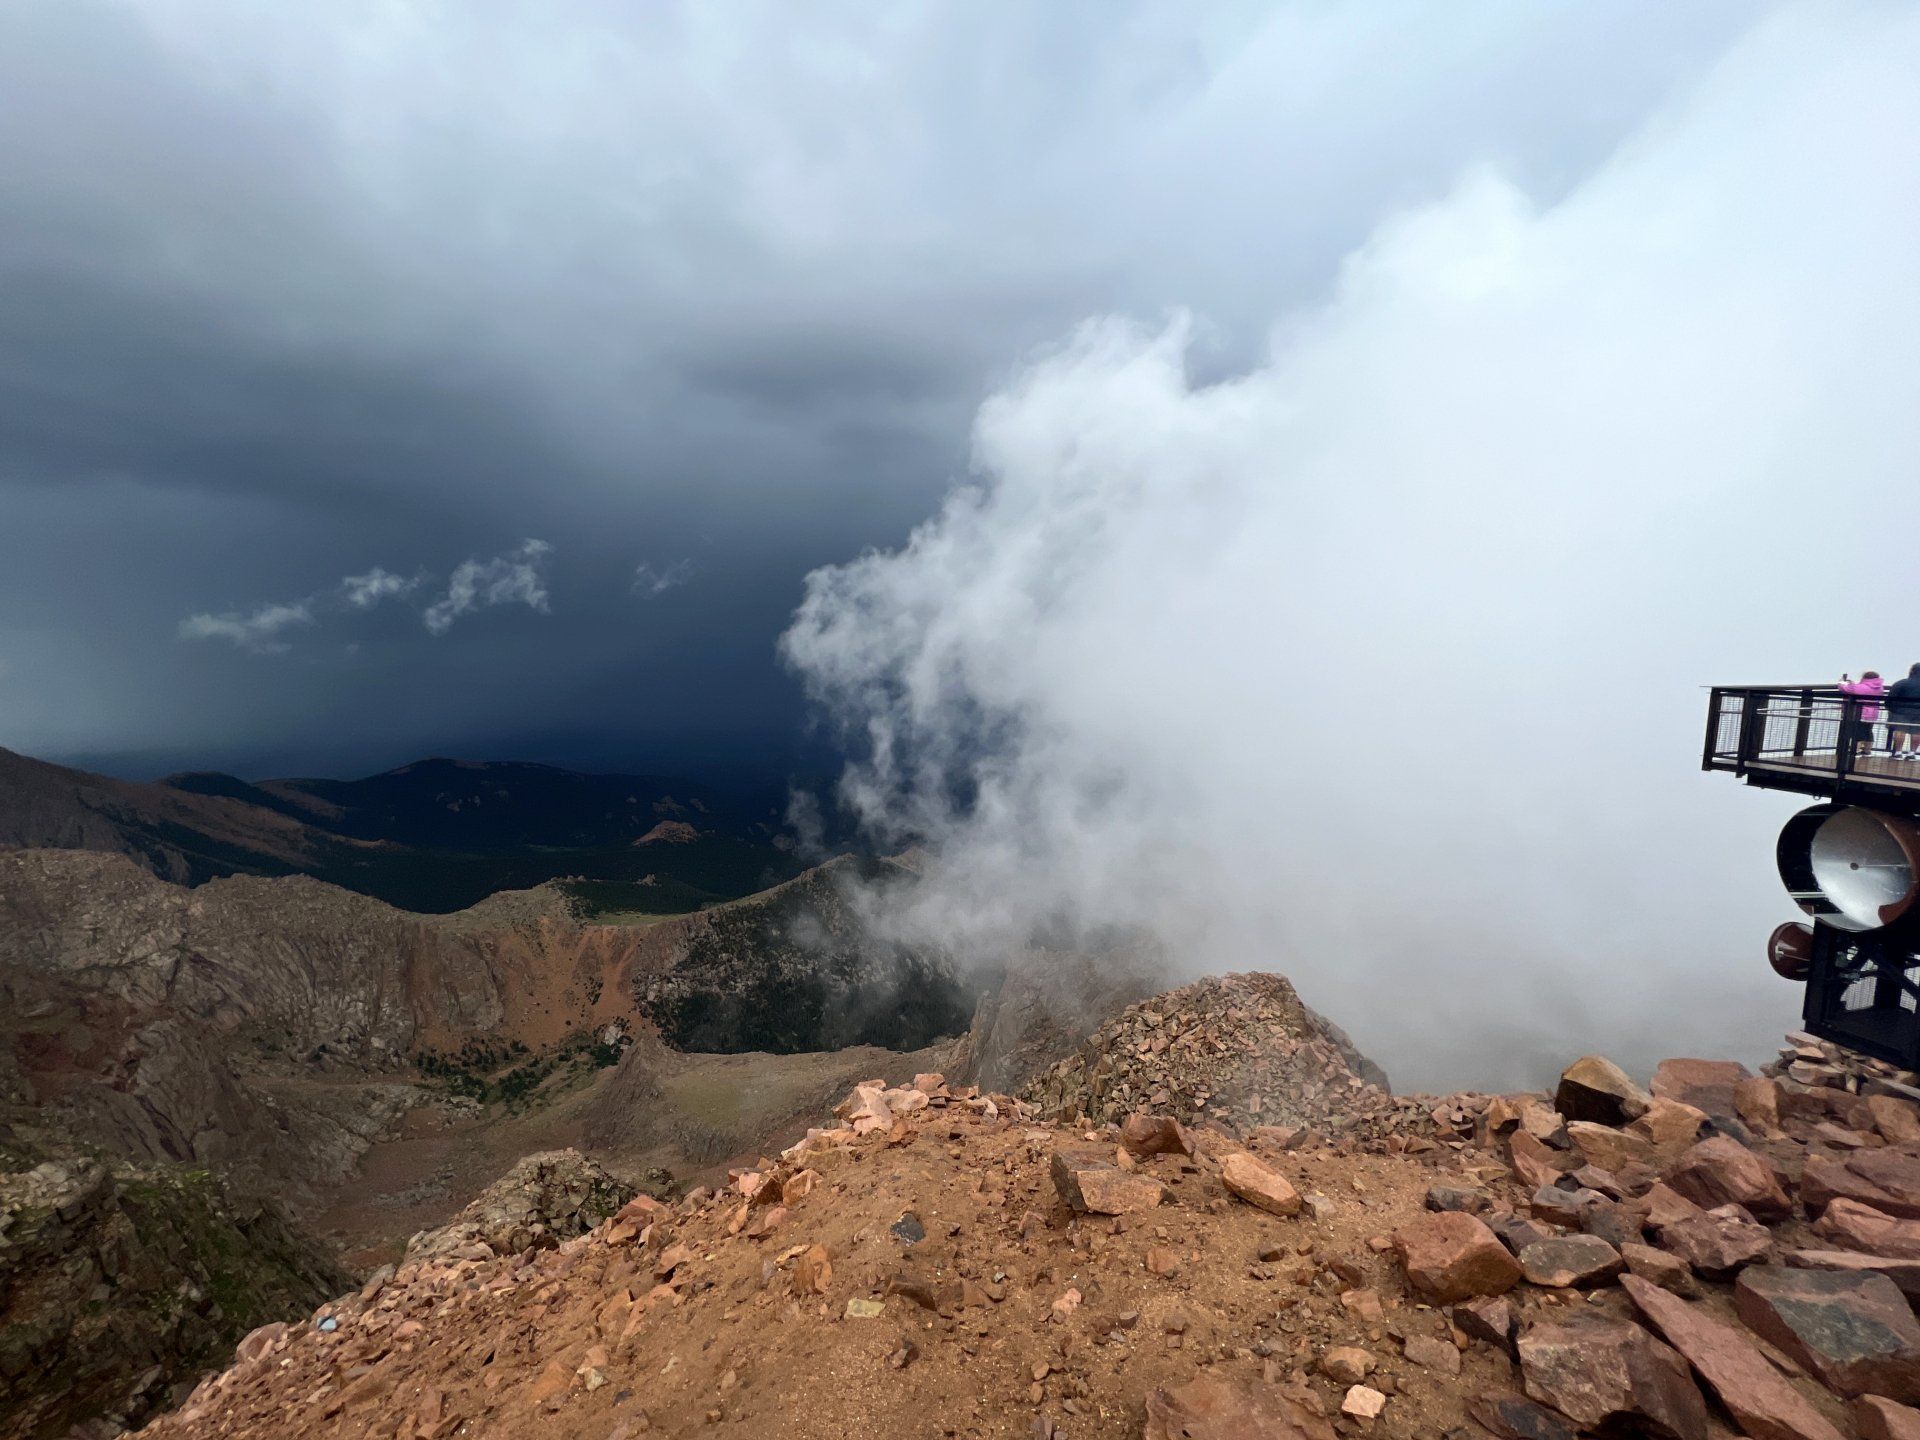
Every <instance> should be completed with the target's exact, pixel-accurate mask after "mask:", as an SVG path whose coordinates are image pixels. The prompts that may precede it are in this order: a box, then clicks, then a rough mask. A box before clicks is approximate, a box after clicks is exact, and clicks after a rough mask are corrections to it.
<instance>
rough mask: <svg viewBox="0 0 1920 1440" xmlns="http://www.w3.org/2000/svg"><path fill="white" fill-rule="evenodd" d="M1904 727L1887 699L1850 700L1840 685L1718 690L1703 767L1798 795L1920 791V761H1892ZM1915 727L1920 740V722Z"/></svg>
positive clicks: (1711, 708)
mask: <svg viewBox="0 0 1920 1440" xmlns="http://www.w3.org/2000/svg"><path fill="white" fill-rule="evenodd" d="M1903 714H1904V712H1903ZM1901 723H1902V722H1900V721H1890V720H1889V712H1888V702H1887V700H1886V698H1885V697H1884V696H1854V695H1846V694H1843V693H1842V692H1841V690H1840V688H1839V687H1838V686H1836V685H1716V686H1714V687H1713V690H1712V694H1711V698H1710V699H1709V700H1708V702H1707V737H1706V745H1705V748H1704V750H1703V752H1702V754H1701V759H1700V764H1701V768H1702V769H1703V770H1730V771H1732V772H1734V773H1735V774H1737V775H1742V776H1745V777H1746V778H1747V779H1749V780H1751V781H1753V782H1754V783H1756V784H1763V785H1764V784H1768V783H1770V782H1775V781H1777V782H1780V783H1782V784H1783V785H1784V786H1785V788H1790V789H1803V790H1804V789H1809V788H1814V787H1815V786H1816V785H1817V788H1820V789H1828V788H1830V789H1832V790H1834V791H1836V792H1837V791H1838V790H1839V789H1840V788H1842V787H1843V786H1846V785H1849V784H1866V785H1873V786H1892V787H1895V788H1899V789H1920V762H1907V761H1899V762H1895V761H1892V760H1891V759H1890V758H1889V757H1890V751H1889V748H1888V747H1889V744H1890V742H1891V740H1892V735H1891V731H1892V730H1893V729H1894V728H1896V727H1897V726H1898V725H1900V724H1901ZM1914 723H1915V726H1916V732H1917V733H1920V715H1916V716H1915V717H1914Z"/></svg>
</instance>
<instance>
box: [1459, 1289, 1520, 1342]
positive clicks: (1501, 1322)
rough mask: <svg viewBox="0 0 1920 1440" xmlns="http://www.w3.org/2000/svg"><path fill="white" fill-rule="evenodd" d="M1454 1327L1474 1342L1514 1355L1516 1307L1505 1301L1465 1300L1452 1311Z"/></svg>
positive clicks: (1492, 1298)
mask: <svg viewBox="0 0 1920 1440" xmlns="http://www.w3.org/2000/svg"><path fill="white" fill-rule="evenodd" d="M1453 1323H1454V1324H1456V1325H1458V1326H1459V1327H1460V1329H1461V1330H1462V1331H1463V1332H1464V1333H1466V1334H1467V1335H1469V1336H1471V1337H1472V1338H1473V1339H1475V1340H1484V1341H1486V1342H1487V1344H1489V1345H1491V1346H1493V1347H1494V1348H1495V1349H1498V1350H1504V1351H1506V1352H1507V1354H1509V1355H1511V1354H1512V1353H1513V1335H1514V1330H1515V1328H1516V1324H1515V1321H1514V1318H1513V1303H1512V1302H1511V1301H1510V1300H1507V1299H1506V1298H1505V1297H1503V1296H1499V1295H1482V1296H1481V1297H1480V1298H1479V1299H1477V1300H1463V1301H1461V1302H1460V1303H1459V1304H1458V1305H1456V1306H1454V1307H1453Z"/></svg>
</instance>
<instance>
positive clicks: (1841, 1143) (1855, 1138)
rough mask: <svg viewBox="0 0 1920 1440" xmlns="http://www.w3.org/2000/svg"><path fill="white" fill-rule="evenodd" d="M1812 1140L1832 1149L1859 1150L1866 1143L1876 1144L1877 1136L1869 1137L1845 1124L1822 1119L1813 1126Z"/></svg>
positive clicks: (1878, 1141)
mask: <svg viewBox="0 0 1920 1440" xmlns="http://www.w3.org/2000/svg"><path fill="white" fill-rule="evenodd" d="M1812 1140H1813V1142H1814V1143H1815V1144H1818V1145H1825V1146H1828V1147H1829V1148H1831V1149H1834V1150H1859V1149H1862V1148H1864V1147H1865V1146H1868V1145H1878V1144H1879V1143H1880V1139H1879V1137H1878V1136H1875V1137H1873V1138H1872V1139H1869V1138H1868V1137H1867V1136H1866V1135H1863V1134H1862V1133H1861V1132H1860V1131H1858V1130H1854V1129H1851V1128H1850V1127H1848V1126H1845V1125H1837V1124H1835V1123H1834V1122H1833V1121H1831V1120H1822V1121H1821V1122H1820V1123H1819V1124H1818V1125H1816V1126H1814V1127H1813V1135H1812Z"/></svg>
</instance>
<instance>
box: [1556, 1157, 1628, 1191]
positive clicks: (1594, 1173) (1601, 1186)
mask: <svg viewBox="0 0 1920 1440" xmlns="http://www.w3.org/2000/svg"><path fill="white" fill-rule="evenodd" d="M1638 1164H1639V1162H1638V1161H1629V1162H1628V1165H1627V1168H1628V1169H1632V1168H1633V1167H1634V1166H1635V1165H1638ZM1641 1168H1643V1169H1644V1168H1645V1167H1644V1166H1642V1167H1641ZM1567 1180H1570V1181H1572V1182H1573V1183H1574V1184H1575V1185H1577V1186H1578V1187H1579V1188H1580V1189H1582V1190H1592V1191H1594V1192H1595V1193H1597V1194H1600V1195H1604V1196H1606V1197H1607V1199H1609V1200H1624V1199H1626V1198H1627V1192H1626V1191H1625V1190H1624V1189H1623V1188H1622V1187H1621V1184H1620V1179H1619V1177H1618V1176H1617V1175H1615V1174H1614V1173H1613V1171H1611V1170H1602V1169H1601V1168H1600V1167H1599V1166H1598V1165H1582V1166H1581V1167H1580V1168H1579V1169H1578V1170H1569V1171H1568V1172H1567ZM1561 1183H1562V1184H1565V1183H1566V1182H1565V1181H1562V1182H1561Z"/></svg>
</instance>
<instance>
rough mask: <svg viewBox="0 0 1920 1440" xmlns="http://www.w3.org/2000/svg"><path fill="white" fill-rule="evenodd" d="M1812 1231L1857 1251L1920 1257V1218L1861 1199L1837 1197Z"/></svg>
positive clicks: (1909, 1258)
mask: <svg viewBox="0 0 1920 1440" xmlns="http://www.w3.org/2000/svg"><path fill="white" fill-rule="evenodd" d="M1813 1230H1814V1233H1815V1234H1816V1235H1822V1236H1825V1237H1826V1238H1827V1239H1829V1240H1832V1241H1835V1242H1837V1243H1839V1244H1841V1245H1845V1246H1848V1247H1850V1248H1852V1249H1855V1250H1865V1251H1867V1252H1869V1253H1870V1254H1874V1255H1897V1256H1900V1257H1902V1258H1904V1259H1908V1260H1920V1220H1903V1219H1901V1218H1899V1217H1898V1216H1894V1215H1888V1214H1885V1213H1884V1212H1882V1211H1879V1210H1876V1209H1874V1208H1873V1206H1871V1205H1862V1204H1861V1203H1860V1202H1859V1201H1858V1200H1846V1199H1839V1200H1834V1201H1833V1202H1831V1203H1830V1204H1829V1205H1828V1206H1827V1208H1826V1212H1825V1213H1824V1214H1822V1215H1821V1217H1820V1218H1819V1220H1817V1221H1816V1222H1814V1227H1813Z"/></svg>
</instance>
